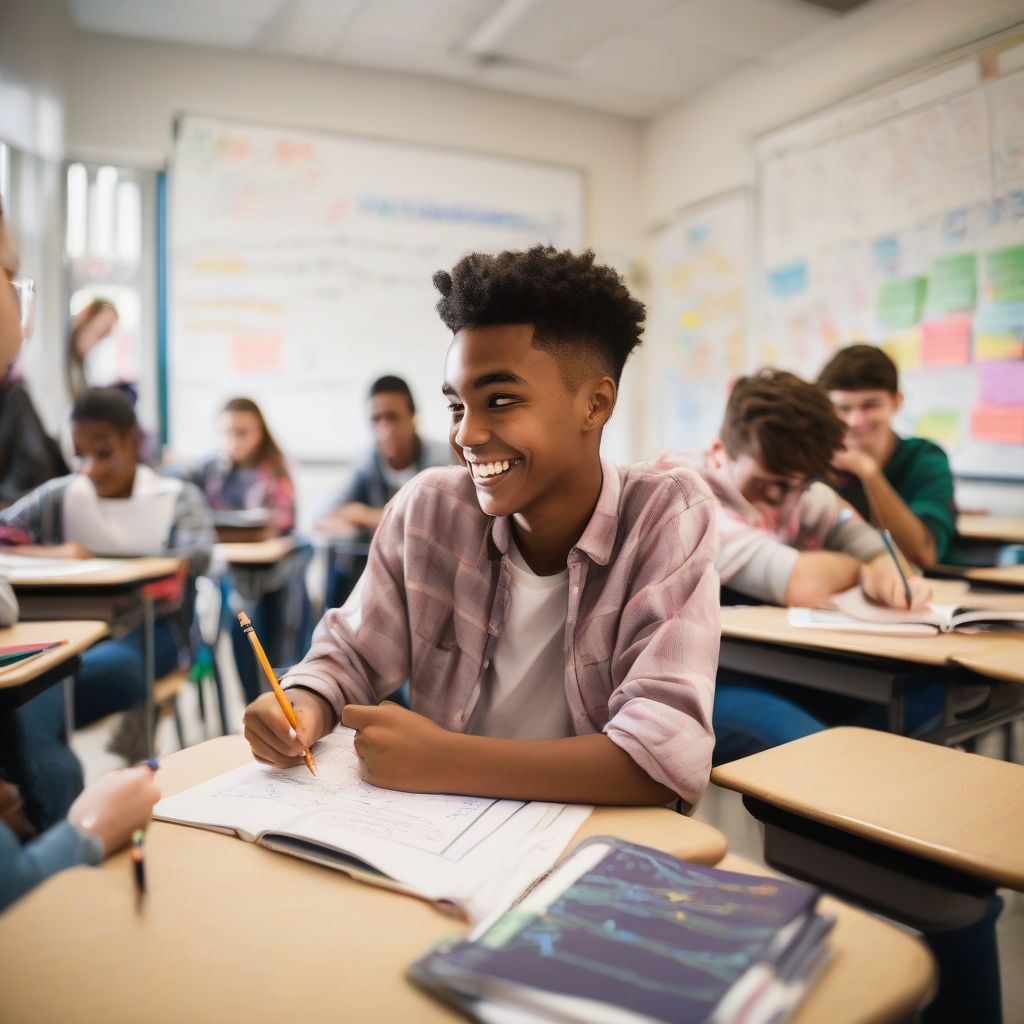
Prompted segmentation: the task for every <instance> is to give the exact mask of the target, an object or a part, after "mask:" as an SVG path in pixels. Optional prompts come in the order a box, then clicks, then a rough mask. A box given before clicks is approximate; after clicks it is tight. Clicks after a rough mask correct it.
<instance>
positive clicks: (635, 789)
mask: <svg viewBox="0 0 1024 1024" xmlns="http://www.w3.org/2000/svg"><path fill="white" fill-rule="evenodd" d="M434 283H435V284H436V286H437V288H438V290H439V291H440V292H441V295H442V298H441V300H440V302H439V303H438V311H439V312H440V314H441V318H442V320H443V321H444V323H445V324H446V326H447V327H448V328H449V329H450V330H451V331H452V334H453V340H452V343H451V346H450V348H449V350H448V355H447V359H446V361H445V376H444V386H443V392H444V394H445V395H446V396H447V398H448V402H449V409H450V411H451V428H450V437H451V443H452V446H453V448H454V450H455V452H456V454H457V456H458V459H459V463H460V465H459V466H457V467H450V468H442V469H432V470H428V471H426V472H425V473H422V474H420V475H419V476H417V477H416V478H415V479H414V480H413V481H412V482H410V483H409V484H407V485H406V486H405V487H404V488H403V489H402V490H401V491H400V492H399V494H398V495H397V496H396V497H395V498H394V499H393V501H392V502H391V504H390V505H389V506H388V508H387V509H386V510H385V513H384V516H383V519H382V521H381V524H380V526H379V527H378V529H377V532H376V535H375V537H374V542H373V547H372V549H371V553H370V559H369V565H368V567H367V570H366V573H365V574H364V576H363V578H362V580H361V582H360V585H359V587H358V588H357V590H356V592H355V594H354V595H353V597H352V599H350V601H349V602H348V604H347V605H346V606H345V607H344V608H343V609H334V610H331V611H329V612H328V613H327V614H326V615H325V616H324V619H323V621H322V622H321V624H320V626H319V627H318V629H317V632H316V634H315V636H314V642H313V646H312V649H311V650H310V652H309V654H308V655H307V657H306V659H305V660H304V661H303V662H302V663H301V664H300V665H298V666H297V667H296V668H295V669H294V670H293V671H292V672H291V673H289V675H288V677H287V679H286V686H287V687H288V688H289V696H290V697H291V699H292V701H293V702H294V705H295V710H296V714H297V715H298V718H299V723H300V726H299V730H298V733H299V735H298V737H296V734H295V732H294V731H291V732H290V730H289V726H288V723H287V721H286V720H285V718H284V715H283V713H282V712H281V709H280V707H279V706H278V704H277V701H276V700H275V699H274V698H273V695H271V694H267V695H264V696H262V697H260V698H259V699H258V700H256V701H255V702H254V703H253V704H251V705H250V706H249V708H248V710H247V711H246V715H245V734H246V738H247V739H248V740H249V743H250V744H251V746H252V750H253V754H254V755H255V757H256V758H257V759H258V760H261V761H265V762H268V763H271V764H276V765H294V764H299V763H301V761H302V758H301V755H300V750H301V747H302V745H303V744H306V743H308V744H312V743H313V742H315V741H316V740H317V739H319V738H320V737H321V736H323V735H324V734H325V733H326V732H327V731H329V730H330V729H331V728H333V726H334V724H335V723H336V721H337V720H338V719H339V718H340V719H341V720H342V721H343V723H344V724H345V725H348V726H351V727H353V728H355V729H356V730H357V731H358V736H357V739H356V751H357V753H358V755H359V758H360V765H361V769H362V772H363V775H364V777H365V778H366V779H367V780H368V781H370V782H372V783H374V784H375V785H379V786H385V787H388V788H394V789H403V790H410V791H420V792H453V793H469V794H477V795H482V796H493V797H512V798H525V799H541V800H559V801H561V800H566V801H575V802H584V803H612V804H615V803H620V804H660V803H665V802H666V801H668V800H670V799H672V798H673V797H675V796H676V795H678V796H679V797H681V798H682V800H683V801H684V802H685V803H686V804H687V805H691V806H692V805H693V804H695V803H696V802H697V800H698V799H699V798H700V795H701V793H702V792H703V790H704V788H705V786H706V784H707V779H708V775H709V771H710V765H711V748H712V744H713V739H712V735H711V702H712V691H713V679H714V672H715V666H716V662H717V654H718V642H719V617H718V578H717V576H716V574H715V571H714V565H713V563H714V556H715V548H716V535H715V528H714V511H713V505H712V502H711V500H710V495H709V493H708V491H707V490H706V489H705V487H704V486H703V485H702V484H701V482H700V480H699V479H698V477H697V476H696V474H694V473H692V472H690V471H688V470H685V469H679V470H674V471H672V472H668V473H664V472H656V471H654V470H653V469H652V468H651V467H648V466H634V467H628V468H627V467H616V466H614V465H611V464H610V463H608V462H604V461H602V459H601V457H600V442H601V432H602V430H603V428H604V425H605V423H606V422H607V420H608V417H609V416H610V415H611V413H612V410H613V409H614V407H615V400H616V395H617V391H618V383H619V378H620V376H621V373H622V368H623V365H624V363H625V361H626V358H627V357H628V355H629V353H630V352H631V351H632V350H633V348H635V347H636V345H637V344H638V343H639V341H640V331H641V325H642V323H643V319H644V308H643V306H642V304H641V303H639V302H637V301H636V300H635V299H633V298H632V297H631V296H630V294H629V292H628V291H627V289H626V287H625V286H624V285H623V283H622V281H621V279H620V278H619V277H618V275H617V274H616V273H615V272H614V271H612V270H610V269H609V268H607V267H602V266H599V265H596V264H595V263H594V256H593V253H590V252H586V253H583V254H579V255H577V254H573V253H571V252H559V251H556V250H554V249H552V248H547V247H543V246H537V247H534V248H533V249H530V250H528V251H525V252H505V253H502V254H500V255H498V256H489V255H479V254H474V255H470V256H466V257H465V258H464V259H462V260H460V261H459V263H457V264H456V266H455V267H454V268H453V269H452V271H451V273H448V272H444V271H442V272H439V273H438V274H436V275H435V276H434ZM405 679H408V680H409V683H410V700H411V708H412V710H405V709H403V708H399V707H397V706H396V705H394V704H392V703H390V702H387V703H384V704H380V705H379V706H378V702H379V701H381V700H382V699H384V698H386V697H388V696H389V695H390V694H392V693H394V691H395V690H397V689H398V687H399V686H400V685H401V683H402V682H403V681H404V680H405Z"/></svg>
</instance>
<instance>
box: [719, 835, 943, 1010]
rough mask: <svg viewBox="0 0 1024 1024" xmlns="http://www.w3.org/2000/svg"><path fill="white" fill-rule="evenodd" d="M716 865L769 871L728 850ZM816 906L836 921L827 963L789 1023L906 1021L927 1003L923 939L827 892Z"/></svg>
mask: <svg viewBox="0 0 1024 1024" xmlns="http://www.w3.org/2000/svg"><path fill="white" fill-rule="evenodd" d="M715 866H716V867H719V868H722V869H723V870H725V871H742V872H745V873H746V874H751V875H770V874H772V872H771V871H769V870H768V869H767V868H764V867H762V866H761V865H760V864H754V863H752V862H751V861H748V860H746V859H744V858H743V857H736V856H734V855H733V854H729V855H728V856H726V857H725V859H724V860H722V861H721V862H720V863H718V864H717V865H715ZM818 909H819V910H820V911H821V912H822V913H824V914H829V915H830V916H832V917H834V918H835V919H836V924H835V927H834V928H833V929H832V933H831V935H830V936H829V939H828V942H829V946H830V947H831V949H832V962H831V963H830V964H829V965H828V967H826V969H825V973H824V974H823V975H822V976H821V978H819V979H818V982H817V984H816V985H815V986H814V988H812V989H811V991H810V992H808V993H807V995H806V997H805V998H804V1000H803V1002H802V1003H801V1004H800V1008H799V1010H798V1011H797V1013H796V1014H795V1015H794V1016H793V1018H792V1024H822V1022H826V1021H827V1022H828V1024H854V1022H857V1021H897V1020H905V1019H907V1018H909V1017H910V1016H912V1015H913V1014H914V1013H915V1012H916V1011H918V1010H919V1009H921V1008H922V1007H923V1006H924V1005H925V1004H926V1003H927V1001H928V1000H929V998H930V996H931V992H932V989H933V987H934V985H935V962H934V960H933V959H932V955H931V953H930V952H929V951H928V949H927V947H926V946H925V945H924V943H923V942H921V941H920V940H919V939H916V938H914V937H913V936H912V935H909V934H907V933H906V932H904V931H901V930H900V929H899V928H894V927H893V926H892V925H891V924H886V923H885V922H884V921H880V920H879V919H878V918H877V917H874V916H873V915H871V914H866V913H865V912H864V911H863V910H858V909H856V908H855V907H851V906H850V905H849V904H848V903H843V902H842V901H841V900H837V899H834V898H833V897H831V896H823V897H822V898H821V899H820V900H819V901H818Z"/></svg>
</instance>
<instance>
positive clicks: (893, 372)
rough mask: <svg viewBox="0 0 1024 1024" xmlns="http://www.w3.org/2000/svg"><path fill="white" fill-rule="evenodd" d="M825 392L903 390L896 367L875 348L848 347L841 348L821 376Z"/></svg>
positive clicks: (821, 383) (859, 345)
mask: <svg viewBox="0 0 1024 1024" xmlns="http://www.w3.org/2000/svg"><path fill="white" fill-rule="evenodd" d="M818 383H819V384H820V385H821V386H822V387H823V388H824V389H825V390H826V391H888V392H889V394H891V395H895V394H896V393H897V392H898V391H899V389H900V375H899V371H898V370H897V369H896V364H895V363H894V362H893V361H892V360H891V359H890V358H889V357H888V356H887V355H886V354H885V353H884V352H883V351H882V350H881V349H880V348H877V347H876V346H875V345H865V344H863V343H859V344H856V345H847V346H846V348H841V349H840V350H839V351H838V352H837V353H836V354H835V355H834V356H833V357H832V358H831V359H830V360H829V361H828V362H827V363H826V364H825V366H824V367H823V368H822V371H821V373H820V374H818Z"/></svg>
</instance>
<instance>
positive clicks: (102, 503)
mask: <svg viewBox="0 0 1024 1024" xmlns="http://www.w3.org/2000/svg"><path fill="white" fill-rule="evenodd" d="M182 486H183V484H182V481H181V480H177V479H174V478H172V477H166V476H158V475H157V474H156V473H154V472H153V470H152V469H150V468H149V466H143V465H139V466H136V467H135V480H134V482H133V484H132V494H131V497H130V498H101V497H100V496H99V495H98V494H97V493H96V489H95V488H94V487H93V485H92V483H91V482H90V480H89V478H88V477H87V476H83V475H82V474H78V475H77V476H76V477H75V478H74V480H72V481H71V483H70V484H68V487H67V490H66V491H65V492H64V502H63V513H64V523H63V526H64V539H65V540H66V541H78V543H79V544H81V545H82V546H83V547H84V548H87V549H88V550H89V551H91V552H92V553H93V554H94V555H151V554H156V553H158V552H160V551H164V550H166V548H167V541H168V538H169V537H170V534H171V527H172V526H173V525H174V513H175V509H176V508H177V504H178V496H179V495H180V494H181V489H182Z"/></svg>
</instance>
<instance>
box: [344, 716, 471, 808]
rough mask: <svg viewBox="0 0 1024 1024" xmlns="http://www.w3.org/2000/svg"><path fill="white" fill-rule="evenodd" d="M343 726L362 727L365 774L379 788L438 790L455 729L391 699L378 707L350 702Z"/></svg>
mask: <svg viewBox="0 0 1024 1024" xmlns="http://www.w3.org/2000/svg"><path fill="white" fill-rule="evenodd" d="M341 724H342V725H346V726H348V727H349V728H350V729H355V730H356V738H355V743H354V746H355V751H356V754H357V756H358V757H359V772H360V774H361V775H362V777H363V778H364V779H365V780H366V781H367V782H369V783H372V784H373V785H374V786H382V787H383V788H384V789H401V790H405V792H407V793H437V792H441V791H443V790H444V789H445V785H444V782H443V780H442V779H441V777H440V772H441V770H442V769H443V768H444V767H445V765H446V754H445V751H446V748H447V745H448V744H449V742H450V741H451V739H452V737H453V736H454V733H450V732H448V731H447V730H446V729H442V728H441V727H440V726H439V725H437V724H435V723H434V722H432V721H431V720H430V719H429V718H424V717H423V715H418V714H416V712H415V711H408V710H407V709H406V708H403V707H401V706H400V705H398V704H394V703H392V702H391V701H384V703H383V704H378V705H377V706H376V707H373V706H367V705H364V704H348V705H346V707H345V709H344V710H343V711H342V713H341Z"/></svg>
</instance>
